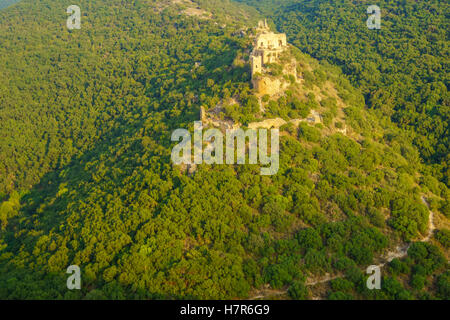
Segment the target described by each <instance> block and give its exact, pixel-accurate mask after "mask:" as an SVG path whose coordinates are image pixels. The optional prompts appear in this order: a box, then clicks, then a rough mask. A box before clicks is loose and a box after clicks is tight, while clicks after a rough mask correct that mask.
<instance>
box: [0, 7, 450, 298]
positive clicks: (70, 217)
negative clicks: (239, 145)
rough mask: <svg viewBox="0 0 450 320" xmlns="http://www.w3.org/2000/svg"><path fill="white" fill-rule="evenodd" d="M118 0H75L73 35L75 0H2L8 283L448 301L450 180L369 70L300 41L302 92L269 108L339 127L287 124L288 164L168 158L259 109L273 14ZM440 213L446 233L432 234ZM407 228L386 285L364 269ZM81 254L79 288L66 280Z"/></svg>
mask: <svg viewBox="0 0 450 320" xmlns="http://www.w3.org/2000/svg"><path fill="white" fill-rule="evenodd" d="M107 3H108V4H106V2H105V1H100V0H89V1H87V0H85V1H79V6H80V8H81V10H82V25H81V29H80V30H72V31H69V30H68V29H67V28H66V19H67V14H66V12H65V8H66V7H67V6H69V5H70V4H72V3H71V2H68V1H51V0H41V1H34V0H33V1H32V0H23V1H21V2H20V3H19V4H17V5H16V6H12V7H9V8H6V9H4V10H2V11H0V70H1V74H2V76H1V77H0V123H1V127H0V136H1V137H2V138H1V141H0V183H1V184H0V192H1V194H0V228H1V229H0V298H3V299H125V298H128V299H161V298H169V299H174V298H180V299H188V298H196V299H224V298H249V297H250V298H251V297H253V296H254V295H257V293H258V292H259V291H260V290H261V289H263V288H267V286H269V288H271V289H272V290H274V291H276V292H278V293H280V297H282V298H292V299H310V298H313V297H320V298H329V299H449V297H450V290H449V282H448V279H449V271H448V263H447V260H448V249H449V234H448V230H447V229H448V217H449V215H450V212H449V210H450V205H449V202H448V197H449V191H448V188H447V186H446V185H445V184H444V183H442V182H439V181H438V179H436V178H434V177H433V176H432V174H431V172H432V171H431V170H429V169H427V168H428V166H426V165H424V164H423V163H421V158H420V154H419V152H418V150H417V148H416V147H415V146H414V145H413V144H412V142H411V137H410V136H409V134H408V132H406V133H405V131H404V130H402V129H400V128H398V126H396V125H395V124H393V123H391V122H390V121H388V120H386V119H380V116H379V114H378V113H377V112H376V111H374V110H370V109H369V108H367V106H366V101H367V100H366V99H365V97H366V96H367V91H366V89H367V87H366V86H365V85H361V88H359V87H358V86H355V85H352V83H351V81H350V80H349V79H348V77H347V76H345V75H344V74H343V73H342V72H341V71H340V69H339V68H337V67H335V66H333V65H332V64H329V63H327V62H323V63H319V62H318V61H317V60H315V59H313V58H311V57H310V56H308V55H307V54H304V53H302V52H301V51H300V50H298V49H297V48H294V47H292V48H291V50H292V55H293V56H294V57H295V59H296V61H297V63H298V67H299V69H298V71H299V72H300V73H301V75H302V78H303V84H302V87H299V88H296V90H298V91H302V90H303V93H304V94H305V99H306V100H300V98H298V97H297V96H295V94H294V93H295V91H294V89H292V88H290V90H287V91H286V93H285V95H283V96H281V97H279V98H278V99H276V100H275V99H273V100H270V99H267V100H268V101H267V103H268V105H269V106H270V109H268V112H267V114H266V116H267V117H274V116H282V117H294V116H295V117H299V116H302V114H304V115H307V112H305V109H306V110H308V111H309V110H310V109H317V110H321V112H323V119H324V121H323V123H320V124H316V125H309V124H306V123H304V124H300V125H299V126H298V127H293V126H289V125H286V126H284V127H282V128H281V131H282V134H281V141H280V170H279V171H278V173H277V174H276V175H274V176H261V175H260V174H259V172H260V170H259V166H258V165H248V166H242V165H241V166H232V165H214V166H208V165H199V166H198V168H197V170H196V172H195V173H192V174H186V172H185V171H184V170H182V168H180V167H178V166H175V165H173V164H172V163H171V161H170V155H171V148H172V147H173V145H174V144H173V143H172V142H171V139H170V138H171V133H172V132H173V130H175V129H177V128H190V129H192V123H193V121H197V120H198V119H199V111H200V107H201V106H203V107H205V108H206V109H210V108H213V107H215V106H217V105H218V104H219V103H221V102H222V101H225V100H227V99H230V98H235V99H236V100H237V101H236V102H237V104H238V105H239V106H240V107H241V109H233V110H231V111H230V115H231V116H236V119H239V120H240V119H241V118H245V117H249V115H250V114H251V111H252V107H253V105H254V103H255V96H254V91H253V88H252V87H251V82H250V79H251V72H250V67H249V63H248V56H249V52H250V50H251V49H252V45H253V43H252V38H251V37H250V35H251V32H250V31H249V30H248V31H247V32H241V31H242V30H243V28H246V27H252V26H254V25H256V21H257V20H258V18H259V15H258V13H257V12H256V11H255V10H253V9H250V8H248V7H246V6H241V5H240V4H237V3H233V2H228V1H223V0H208V1H204V0H201V1H197V2H190V1H169V0H161V1H153V0H152V1H150V0H135V1H121V0H111V1H108V2H107ZM62 9H63V10H62ZM291 37H292V35H291ZM294 44H296V45H297V46H299V47H300V49H303V50H304V47H301V46H300V45H299V44H298V43H295V42H294ZM272 68H273V72H274V73H275V72H276V70H280V66H277V65H276V64H274V65H273V66H272ZM350 78H351V80H352V81H353V84H355V83H356V84H357V82H358V81H356V80H355V79H353V78H352V77H350ZM291 89H292V90H291ZM305 90H308V93H307V91H305ZM309 91H314V92H316V94H311V92H309ZM306 93H307V94H306ZM269 100H270V101H269ZM372 109H373V108H372ZM241 110H242V111H241ZM247 120H248V119H247ZM343 126H345V128H346V129H348V130H345V131H343V130H341V129H342V128H343ZM424 199H426V201H424ZM427 204H429V206H430V209H431V210H433V212H434V215H433V216H432V215H430V210H429V208H428V207H427ZM430 221H432V222H433V223H434V224H435V225H436V228H438V230H439V231H438V233H436V235H435V236H434V235H432V236H431V237H430V239H427V241H424V242H420V240H423V239H424V238H426V237H427V235H428V233H429V231H430ZM428 240H429V241H428ZM405 243H407V244H410V246H409V247H408V248H409V250H408V256H407V257H401V258H402V259H394V260H393V261H392V262H391V263H389V264H387V267H386V269H385V271H384V272H385V273H384V283H385V286H383V289H382V290H379V291H370V290H368V289H367V288H366V287H365V280H366V277H367V276H366V274H365V273H364V271H365V269H366V267H367V266H368V265H371V264H378V263H380V262H384V259H385V258H384V256H385V255H386V253H389V252H392V251H395V250H396V247H397V246H399V245H404V244H405ZM70 265H79V266H80V267H81V270H82V289H81V290H80V291H70V290H68V289H67V287H66V280H67V275H66V269H67V267H68V266H70ZM326 274H329V275H331V276H332V277H333V280H332V281H331V282H330V281H326V282H324V283H319V282H320V281H317V280H318V279H319V280H320V279H323V277H324V276H325V275H326ZM317 283H319V284H318V285H316V284H317Z"/></svg>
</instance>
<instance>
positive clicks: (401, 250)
mask: <svg viewBox="0 0 450 320" xmlns="http://www.w3.org/2000/svg"><path fill="white" fill-rule="evenodd" d="M421 199H422V202H423V204H425V205H426V206H427V207H428V210H429V211H430V216H429V220H428V233H427V235H426V236H425V237H424V238H423V239H422V240H420V242H429V241H430V240H431V237H432V236H433V233H434V231H435V230H436V225H435V224H434V213H433V211H431V210H430V205H429V203H428V202H427V200H426V199H425V197H424V196H422V197H421ZM410 247H411V244H403V245H399V246H397V247H396V248H395V250H394V251H388V252H387V253H386V254H385V255H384V256H383V258H382V260H384V261H385V262H383V263H381V264H379V265H377V266H378V267H380V268H383V267H384V266H386V265H387V264H388V263H390V262H391V261H392V260H394V259H401V258H404V257H406V256H407V255H408V250H409V248H410ZM342 276H343V275H334V276H331V275H329V274H326V275H325V276H324V277H322V278H320V279H311V278H308V279H307V280H306V283H305V285H306V286H308V287H310V286H315V285H317V284H321V283H326V282H329V281H332V280H335V279H337V278H340V277H342ZM283 294H287V290H269V289H267V290H262V291H261V292H260V294H259V295H257V296H254V297H252V298H250V300H256V299H265V298H267V297H273V296H279V295H283Z"/></svg>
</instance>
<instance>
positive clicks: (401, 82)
mask: <svg viewBox="0 0 450 320" xmlns="http://www.w3.org/2000/svg"><path fill="white" fill-rule="evenodd" d="M239 1H241V2H244V3H248V4H251V5H253V6H255V7H257V8H258V9H260V10H261V11H262V12H263V14H264V15H267V16H271V17H272V18H273V20H274V22H275V24H276V25H277V27H278V28H279V29H280V31H283V32H286V33H287V34H288V37H289V40H290V41H291V42H292V43H293V44H294V45H295V46H297V47H298V48H300V49H301V50H303V51H304V52H306V53H309V54H311V55H312V56H314V57H315V58H317V59H319V60H327V61H329V62H331V63H333V64H337V65H339V66H341V67H342V69H343V71H344V73H345V74H347V75H348V76H349V78H350V79H351V81H352V83H353V84H354V85H356V86H358V87H359V88H361V90H362V92H363V94H364V95H365V97H366V102H367V105H368V107H369V108H372V109H374V110H376V111H377V114H378V116H379V117H380V118H389V119H391V120H392V121H393V122H394V123H396V124H397V125H398V126H399V127H401V128H403V129H405V130H406V131H407V132H408V134H409V136H410V139H411V140H412V141H413V142H414V144H415V145H416V146H417V147H418V148H419V151H420V153H421V156H422V159H424V162H426V163H427V164H430V166H428V167H427V170H429V174H430V175H432V176H434V177H437V178H438V179H439V180H441V181H443V182H445V183H446V184H447V186H448V183H449V179H450V178H449V161H450V158H449V157H450V152H449V137H450V132H449V129H448V128H449V117H450V105H449V104H450V103H449V94H448V86H449V75H448V70H449V60H448V59H449V30H450V28H449V18H448V17H449V15H450V6H449V3H448V1H441V0H430V1H429V0H427V1H425V0H423V1H415V0H405V1H391V0H382V1H377V2H376V3H369V2H368V1H353V0H339V1H333V2H330V1H320V0H307V1H305V0H287V1H284V0H283V1H280V0H239ZM371 4H376V5H378V6H379V7H380V8H381V13H382V16H381V17H382V18H381V19H382V20H381V21H382V25H381V29H380V30H370V29H368V28H367V26H366V21H367V18H368V14H367V8H368V6H369V5H371Z"/></svg>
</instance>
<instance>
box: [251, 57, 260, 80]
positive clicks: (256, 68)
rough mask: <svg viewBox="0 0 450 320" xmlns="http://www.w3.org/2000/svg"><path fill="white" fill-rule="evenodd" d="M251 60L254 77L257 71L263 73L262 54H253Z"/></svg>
mask: <svg viewBox="0 0 450 320" xmlns="http://www.w3.org/2000/svg"><path fill="white" fill-rule="evenodd" d="M250 62H251V64H252V78H253V76H254V75H255V74H257V73H262V66H263V58H262V57H261V56H255V55H252V56H251V57H250Z"/></svg>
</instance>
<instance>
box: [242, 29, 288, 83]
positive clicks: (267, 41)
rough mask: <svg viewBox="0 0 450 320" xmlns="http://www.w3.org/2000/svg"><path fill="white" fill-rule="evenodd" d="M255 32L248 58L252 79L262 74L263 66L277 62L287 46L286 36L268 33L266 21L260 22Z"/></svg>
mask: <svg viewBox="0 0 450 320" xmlns="http://www.w3.org/2000/svg"><path fill="white" fill-rule="evenodd" d="M256 31H257V36H256V40H255V45H254V48H253V52H252V54H251V56H250V62H251V65H252V77H253V76H254V75H255V74H256V73H262V70H263V67H264V65H265V64H268V63H273V62H276V61H278V57H279V56H280V54H281V53H282V52H283V51H284V50H285V49H286V46H287V40H286V34H284V33H280V34H276V33H273V32H272V31H270V28H269V26H268V24H267V21H260V22H259V25H258V28H257V29H256Z"/></svg>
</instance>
